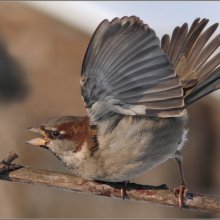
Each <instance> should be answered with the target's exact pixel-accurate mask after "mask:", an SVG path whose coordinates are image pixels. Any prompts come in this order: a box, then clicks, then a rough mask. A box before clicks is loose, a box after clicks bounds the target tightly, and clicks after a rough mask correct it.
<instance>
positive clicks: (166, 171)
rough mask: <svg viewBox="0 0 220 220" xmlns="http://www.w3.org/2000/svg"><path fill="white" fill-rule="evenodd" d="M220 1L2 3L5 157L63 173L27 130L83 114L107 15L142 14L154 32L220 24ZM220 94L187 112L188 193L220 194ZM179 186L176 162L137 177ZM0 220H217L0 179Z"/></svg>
mask: <svg viewBox="0 0 220 220" xmlns="http://www.w3.org/2000/svg"><path fill="white" fill-rule="evenodd" d="M219 9H220V2H210V1H209V2H164V1H163V2H159V1H156V2H138V1H136V2H126V1H123V2H91V1H90V2H86V1H84V2H65V1H64V2H61V1H60V2H59V1H57V2H53V1H48V2H44V1H39V2H38V1H36V2H34V1H26V2H25V1H24V2H9V3H6V2H1V3H0V121H1V123H0V140H1V144H0V157H1V158H3V157H4V156H5V155H6V154H7V153H8V152H9V151H12V150H13V151H16V152H17V153H18V155H19V159H18V162H19V163H22V164H26V165H29V166H31V167H35V168H42V169H49V170H56V171H63V172H66V170H65V168H64V167H63V165H62V164H61V163H60V162H59V161H58V160H57V159H56V158H55V157H54V156H53V155H51V154H50V153H49V152H47V151H44V150H41V149H39V148H35V147H32V146H29V145H25V144H24V142H25V141H26V140H29V139H30V138H32V137H33V136H32V134H30V133H29V132H28V131H26V128H28V127H30V126H32V125H37V124H40V123H41V122H42V121H44V120H48V119H51V118H54V117H59V116H64V115H84V114H85V109H84V106H83V102H82V99H81V94H80V84H79V79H80V70H81V63H82V60H83V56H84V53H85V50H86V47H87V45H88V42H89V39H90V37H91V34H92V33H93V31H94V30H95V28H96V27H97V25H98V24H99V23H100V22H101V21H102V20H103V19H105V18H108V19H112V18H114V17H116V16H118V17H121V16H125V15H128V16H129V15H137V16H139V17H141V19H142V20H144V22H146V23H148V24H149V25H150V26H151V27H152V28H154V30H155V31H156V33H157V35H158V36H159V37H161V36H162V35H163V34H165V33H169V34H170V33H171V31H172V30H173V29H174V27H175V26H176V25H181V24H183V23H184V22H188V23H190V24H191V23H192V21H193V20H194V19H195V18H197V17H206V18H209V19H210V24H212V23H214V22H219V21H220V14H219ZM219 97H220V95H219V92H215V94H213V95H210V96H208V97H206V98H204V99H203V100H201V101H199V102H198V103H196V104H195V105H193V106H192V107H191V108H190V109H189V117H190V125H189V126H190V133H189V141H188V143H187V145H186V146H185V148H184V150H183V154H184V168H185V176H186V180H187V183H188V188H189V190H190V191H194V192H200V193H209V194H213V195H219V196H220V172H219V169H220V135H219V130H220V102H219ZM132 181H135V182H138V183H143V184H152V185H158V184H162V183H166V184H167V185H168V186H169V187H175V186H177V185H178V184H179V173H178V168H177V166H176V164H175V162H174V161H173V160H169V161H167V162H166V163H164V164H162V165H161V166H159V167H157V168H155V169H153V170H152V171H150V172H147V173H145V174H143V175H142V176H140V177H139V178H137V179H135V180H132ZM0 195H1V196H0V204H1V205H0V218H16V217H17V218H18V217H19V218H25V217H26V218H27V217H29V218H31V217H38V218H40V217H41V218H53V217H54V218H55V217H57V218H58V217H75V218H89V217H90V218H160V217H166V218H170V217H220V216H217V215H214V214H207V213H201V212H196V211H186V210H184V211H182V210H179V209H175V208H166V207H160V206H157V205H154V204H150V203H140V202H131V201H122V200H113V199H109V198H103V197H98V196H88V195H81V194H77V193H71V192H67V191H60V190H57V189H52V188H46V187H43V186H34V185H27V184H18V183H9V182H5V181H0Z"/></svg>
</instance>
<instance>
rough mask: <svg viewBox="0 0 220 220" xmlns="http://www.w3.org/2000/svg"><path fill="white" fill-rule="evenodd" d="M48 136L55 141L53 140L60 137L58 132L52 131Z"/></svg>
mask: <svg viewBox="0 0 220 220" xmlns="http://www.w3.org/2000/svg"><path fill="white" fill-rule="evenodd" d="M50 135H51V138H52V139H55V138H58V137H59V136H60V133H59V132H58V131H52V132H51V133H50Z"/></svg>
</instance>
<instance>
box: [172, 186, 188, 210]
mask: <svg viewBox="0 0 220 220" xmlns="http://www.w3.org/2000/svg"><path fill="white" fill-rule="evenodd" d="M187 192H188V189H187V188H186V186H185V185H180V186H179V187H176V188H174V194H175V196H176V197H178V202H179V207H180V208H183V207H184V203H185V202H186V200H187Z"/></svg>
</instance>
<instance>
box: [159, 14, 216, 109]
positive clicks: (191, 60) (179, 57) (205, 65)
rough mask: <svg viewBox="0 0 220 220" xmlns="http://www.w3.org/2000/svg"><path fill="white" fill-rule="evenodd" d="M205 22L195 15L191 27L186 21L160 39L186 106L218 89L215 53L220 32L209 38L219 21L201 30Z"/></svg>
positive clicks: (206, 21)
mask: <svg viewBox="0 0 220 220" xmlns="http://www.w3.org/2000/svg"><path fill="white" fill-rule="evenodd" d="M207 24H208V19H205V18H204V19H200V18H197V19H195V20H194V22H193V23H192V25H191V27H190V28H188V24H186V23H185V24H183V25H182V26H181V27H176V28H175V29H174V31H173V34H172V37H171V39H170V37H169V35H167V34H166V35H164V36H163V37H162V40H161V47H162V49H163V51H164V53H165V54H166V55H167V56H168V58H169V59H170V61H171V63H172V64H173V67H174V69H175V72H176V73H177V75H178V76H179V78H180V80H181V84H182V87H183V90H184V98H185V104H186V105H190V104H192V103H193V102H194V101H196V100H198V99H200V98H202V97H203V96H205V95H207V94H209V93H211V92H213V91H215V90H217V89H219V77H220V53H219V52H218V53H216V54H215V52H216V51H217V49H218V48H219V47H220V34H218V35H217V36H215V37H214V38H212V39H211V37H212V35H213V33H214V32H215V30H216V29H217V27H218V23H215V24H213V25H211V26H210V27H208V28H207V29H206V30H204V29H205V27H206V25H207ZM188 29H189V30H188Z"/></svg>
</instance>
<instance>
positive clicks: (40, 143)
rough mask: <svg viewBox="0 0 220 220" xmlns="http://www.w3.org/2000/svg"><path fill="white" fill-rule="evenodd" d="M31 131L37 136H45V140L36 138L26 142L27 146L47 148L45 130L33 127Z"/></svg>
mask: <svg viewBox="0 0 220 220" xmlns="http://www.w3.org/2000/svg"><path fill="white" fill-rule="evenodd" d="M28 130H29V131H32V132H34V133H37V134H41V135H43V136H44V138H34V139H32V140H29V141H26V142H25V143H26V144H31V145H35V146H40V147H45V146H46V144H47V142H48V140H47V137H46V133H45V131H44V130H42V129H41V128H40V127H32V128H28Z"/></svg>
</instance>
